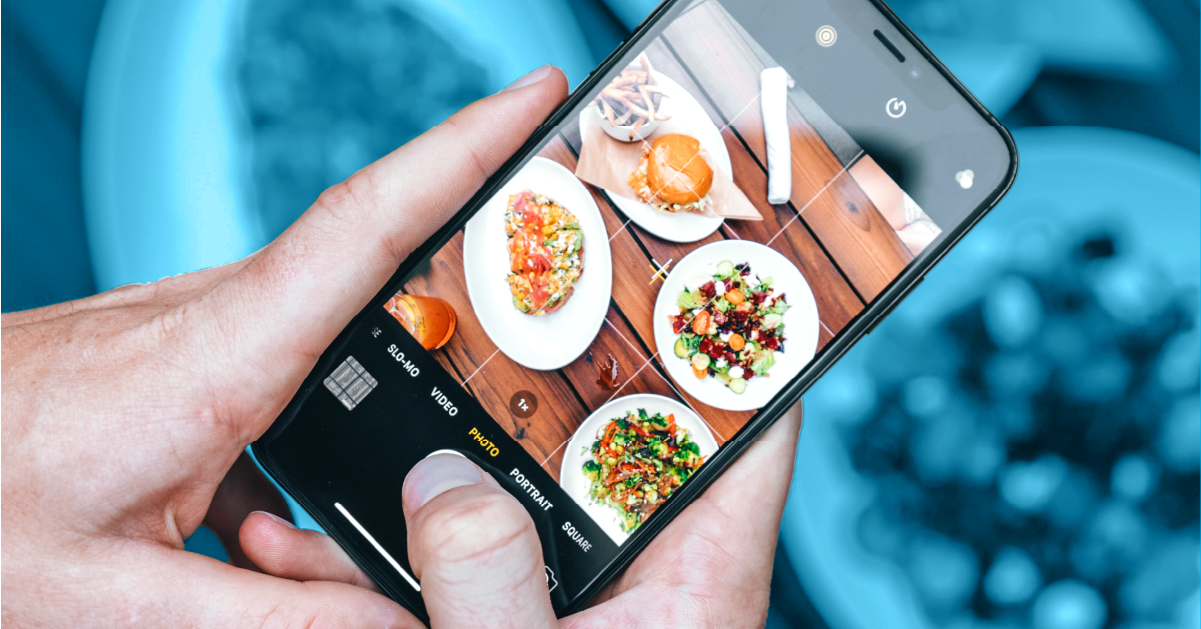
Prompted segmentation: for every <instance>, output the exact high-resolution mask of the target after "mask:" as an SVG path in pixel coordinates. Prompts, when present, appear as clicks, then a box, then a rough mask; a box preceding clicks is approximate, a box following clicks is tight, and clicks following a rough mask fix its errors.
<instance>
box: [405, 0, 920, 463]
mask: <svg viewBox="0 0 1201 629" xmlns="http://www.w3.org/2000/svg"><path fill="white" fill-rule="evenodd" d="M646 53H647V55H648V56H649V58H650V60H651V63H652V64H653V65H654V67H655V69H656V70H658V71H660V72H663V73H665V74H667V75H669V76H671V77H672V78H673V79H675V80H676V81H677V82H678V83H680V85H681V86H683V87H684V88H685V89H686V90H688V92H689V93H691V94H692V95H693V96H694V97H695V98H696V99H697V101H698V102H699V103H700V104H701V106H702V107H703V108H704V109H705V111H706V112H707V113H708V114H709V116H710V118H711V119H712V120H713V122H714V124H715V125H717V127H718V128H719V129H721V135H722V137H723V139H724V140H725V143H726V147H727V149H728V150H729V153H730V160H731V162H732V165H733V171H734V172H733V178H734V182H735V183H736V184H737V185H738V187H739V188H740V189H741V190H742V191H743V192H744V193H745V194H746V196H747V197H748V198H749V199H750V201H751V202H752V203H753V204H754V205H755V206H756V207H757V208H758V209H759V211H760V213H761V214H762V215H763V218H764V220H763V221H738V222H727V223H725V224H724V225H723V226H722V227H721V229H719V230H718V231H717V232H715V233H713V234H712V235H710V236H709V237H707V238H705V239H703V240H700V241H698V242H693V243H687V244H679V243H673V242H668V241H665V240H662V239H660V238H657V237H655V236H653V235H651V234H649V233H647V232H646V231H644V230H643V229H641V228H640V227H638V226H637V225H636V224H634V223H632V222H631V221H630V220H629V219H628V218H627V217H626V216H625V215H624V214H623V213H622V212H621V211H620V210H619V209H617V207H616V206H615V205H614V204H612V203H611V202H610V201H609V199H608V198H607V197H606V194H605V193H604V192H602V191H600V190H598V189H596V188H594V187H592V186H587V187H588V188H589V190H590V191H591V192H592V195H593V197H594V198H595V200H596V203H597V205H598V206H599V207H600V211H601V215H602V216H603V218H604V222H605V227H606V229H607V231H608V235H609V237H610V241H609V246H610V249H611V251H612V256H613V270H614V274H613V293H612V298H611V300H610V303H609V311H608V313H607V315H606V317H605V322H604V324H603V325H602V326H601V330H600V333H599V334H598V335H597V337H596V339H595V340H594V341H593V343H592V345H591V346H590V348H589V351H587V352H585V353H584V355H582V356H581V357H580V358H578V359H576V360H575V361H574V362H572V363H571V364H569V365H567V366H566V367H564V368H562V369H558V370H554V371H535V370H531V369H527V368H524V367H522V366H520V365H518V364H516V363H515V362H513V361H512V360H511V359H509V358H508V357H507V356H506V355H505V354H504V353H503V352H500V351H498V350H497V347H496V345H495V344H493V342H492V341H491V339H489V338H488V335H487V334H486V333H485V332H484V330H483V328H482V327H481V325H480V323H479V321H478V320H476V319H475V318H474V317H473V316H470V314H467V315H466V316H465V315H464V313H471V312H472V308H471V301H470V299H469V297H468V294H467V284H466V279H465V277H464V273H463V268H462V259H463V251H462V248H463V234H462V232H460V233H459V234H457V235H456V236H455V237H454V238H453V239H452V240H451V241H450V242H449V243H448V244H447V245H446V247H444V248H443V249H442V250H441V251H440V252H439V253H438V254H437V255H435V256H434V258H433V260H432V261H431V264H430V268H429V271H428V272H426V273H422V274H420V275H418V276H416V277H414V278H413V279H411V280H410V281H409V283H408V284H406V287H405V290H406V291H407V292H410V293H414V294H419V295H432V296H437V297H441V298H442V299H445V300H447V301H448V302H450V304H451V305H452V306H453V307H454V308H455V310H456V312H458V313H460V316H459V326H458V329H457V331H456V333H455V336H454V338H452V339H451V341H450V343H448V344H447V345H446V346H445V347H444V348H442V349H440V350H435V351H434V355H435V356H436V357H437V359H438V360H439V362H440V363H441V364H442V365H443V366H444V367H446V368H447V369H448V370H449V371H450V372H451V373H452V374H454V375H456V376H457V377H458V378H459V381H460V382H463V383H464V385H463V386H464V387H465V388H466V389H467V390H468V391H469V392H470V393H471V395H473V396H474V397H475V398H476V399H477V400H478V401H479V402H480V403H481V404H482V405H483V407H484V408H485V409H486V410H487V411H488V412H489V413H490V414H491V415H492V417H493V418H495V419H496V420H497V421H498V422H499V423H500V424H501V425H502V426H503V427H504V429H505V430H506V432H508V433H509V434H510V435H511V436H512V437H514V438H515V439H516V440H518V441H520V442H522V444H523V445H524V446H525V447H526V448H527V450H529V451H530V452H531V454H533V455H534V456H535V458H538V459H540V460H542V461H543V463H542V466H543V468H545V469H546V471H547V472H548V473H550V474H551V476H552V477H554V478H555V479H556V480H558V477H559V465H560V462H561V460H562V457H563V449H564V448H563V445H564V444H565V443H566V442H567V441H568V440H569V439H571V436H572V434H573V433H574V432H575V430H576V428H577V427H578V426H579V425H580V423H581V422H583V421H584V419H585V418H586V417H587V416H588V415H589V414H590V413H592V412H593V411H594V410H596V409H597V408H599V407H600V406H602V405H603V404H604V403H605V402H607V401H608V400H609V399H611V398H613V397H614V396H615V395H624V394H628V393H635V392H638V393H657V394H661V395H665V396H668V397H672V398H675V399H681V400H683V401H684V402H685V403H686V404H688V405H690V406H691V407H692V408H693V409H695V410H696V411H697V412H698V413H699V414H700V415H701V417H703V418H704V419H705V420H706V421H707V422H708V424H709V426H710V428H711V429H712V431H713V433H714V435H715V436H716V437H717V439H718V441H719V443H720V442H724V441H726V440H728V439H730V438H731V437H732V436H733V435H734V434H735V433H736V432H738V430H739V429H741V428H742V426H744V425H745V424H746V422H747V421H748V420H749V419H750V418H751V417H752V416H753V415H754V412H752V411H746V412H736V411H726V410H721V409H717V408H714V407H711V406H708V405H706V404H704V403H702V402H700V401H699V400H697V399H695V398H693V397H692V396H690V395H689V394H687V393H685V392H683V391H682V390H680V389H679V387H677V386H676V385H675V384H674V383H673V382H672V381H671V380H670V378H669V377H668V376H667V375H666V374H667V372H666V370H665V369H664V366H663V358H662V357H660V356H658V354H657V353H656V350H657V348H656V347H655V343H654V332H653V320H652V309H653V307H654V303H655V297H656V294H657V292H658V290H659V286H660V285H661V284H660V283H659V282H653V283H649V280H650V278H651V274H652V271H651V266H650V265H651V261H652V259H654V260H656V261H658V262H660V263H664V262H666V261H668V260H674V261H679V260H680V259H682V258H683V257H684V256H685V255H687V254H688V253H689V252H691V251H693V250H694V249H696V248H698V247H700V246H703V245H706V244H708V243H711V242H716V241H719V240H723V239H747V240H753V241H756V242H760V243H768V246H770V247H771V248H773V249H775V250H776V251H778V252H780V253H781V254H783V255H784V257H786V258H788V259H789V260H790V261H791V262H792V263H793V264H795V265H796V266H797V268H798V269H800V271H801V273H802V275H804V277H805V279H806V280H807V281H808V282H809V285H810V287H811V288H812V289H813V294H814V297H815V298H816V300H817V309H818V315H819V318H820V320H821V331H820V337H819V341H818V349H819V351H820V349H821V348H822V347H824V346H825V345H826V344H827V343H829V342H830V340H831V338H832V335H833V332H835V331H837V330H840V329H842V328H843V327H844V326H845V325H846V324H847V323H848V322H849V321H850V320H851V319H852V318H854V317H855V316H856V315H857V314H859V313H860V312H861V311H862V310H863V308H864V305H865V304H866V303H867V302H869V301H870V300H871V299H873V298H874V297H875V296H876V295H877V294H879V293H880V291H881V290H883V289H884V287H885V286H887V285H888V283H889V282H890V281H892V279H893V278H894V277H896V275H897V274H898V273H899V272H900V271H901V269H902V268H904V266H905V265H906V264H907V263H908V262H909V260H910V259H911V258H912V256H911V255H910V254H909V252H908V251H907V250H906V249H905V247H904V246H903V245H902V244H901V242H900V240H899V239H898V238H897V236H896V234H895V232H894V231H893V230H892V229H891V227H890V226H889V225H888V223H887V222H886V221H885V220H884V218H883V217H882V216H881V215H880V213H879V212H878V211H877V210H876V208H875V207H874V206H873V205H872V203H871V202H870V201H869V200H868V198H867V196H866V195H865V194H864V192H863V191H862V190H861V189H860V188H859V186H858V185H856V183H855V182H854V180H853V179H852V178H851V177H850V176H848V175H847V173H846V169H845V168H844V166H843V165H842V163H840V162H839V160H838V159H837V158H836V157H835V155H834V153H833V152H832V151H831V150H830V148H829V147H828V146H827V145H826V144H825V143H824V142H823V141H822V139H821V137H820V136H819V135H818V133H817V132H816V131H815V130H814V129H813V127H812V126H810V125H809V124H808V123H807V122H806V121H805V119H804V118H803V117H802V116H801V114H800V112H799V111H797V110H796V109H795V108H793V107H792V106H791V105H790V106H789V111H788V115H789V121H790V126H791V140H792V182H793V183H792V198H791V200H790V201H789V202H788V203H786V204H782V205H771V204H769V203H768V202H767V199H766V190H767V173H766V171H765V165H766V163H767V159H766V144H765V140H764V135H763V122H762V119H761V117H760V109H759V104H758V101H757V98H758V94H759V74H760V71H761V70H763V64H762V63H761V62H760V60H759V59H758V57H756V56H755V54H754V52H753V51H752V50H751V48H750V47H749V46H748V45H747V42H746V41H745V40H744V39H743V38H742V36H741V35H740V34H739V32H738V29H737V28H736V27H735V26H734V25H733V24H732V23H731V21H730V19H729V17H728V15H727V14H726V13H725V11H724V10H723V9H722V8H721V7H720V6H719V5H717V4H716V3H714V2H707V3H704V4H702V5H699V6H697V7H696V8H694V9H692V10H691V11H689V12H688V13H686V14H684V15H683V16H682V17H681V18H680V19H678V20H677V21H676V22H674V23H673V24H672V26H670V27H669V28H668V29H667V30H666V31H664V33H663V35H662V36H660V37H658V38H656V39H655V40H654V41H653V42H652V43H651V45H650V46H649V47H648V48H647V49H646ZM566 128H567V131H565V132H564V133H563V134H562V135H560V136H557V137H555V138H554V139H553V140H552V141H551V142H550V144H549V145H547V146H546V148H545V149H543V150H542V151H541V152H540V153H539V154H540V155H541V156H542V157H545V158H548V159H551V160H554V161H556V162H559V163H560V164H562V165H563V166H565V167H567V168H568V169H569V170H571V171H573V172H574V171H575V167H576V156H577V155H578V154H579V149H580V137H579V130H578V127H576V126H575V125H573V124H568V125H567V126H566ZM585 272H587V270H585ZM667 351H668V353H669V354H670V348H669V349H668V350H667ZM590 355H591V356H593V357H595V358H596V359H605V360H607V359H608V357H609V356H612V357H613V358H615V359H616V360H617V361H618V363H619V365H620V375H621V381H622V385H621V388H620V389H619V390H618V391H617V392H616V393H615V392H614V391H610V390H608V389H606V388H605V387H603V386H601V385H600V383H599V378H598V373H597V370H596V368H595V366H594V365H593V364H592V362H591V360H590V358H589V356H590ZM672 356H674V355H672ZM752 386H753V385H752ZM517 391H529V392H531V393H533V394H534V395H535V396H537V399H538V409H537V412H536V413H535V414H534V416H532V417H530V418H528V419H519V418H518V417H516V416H514V415H513V413H512V412H511V411H510V409H509V402H510V399H511V398H512V396H513V394H514V393H515V392H517Z"/></svg>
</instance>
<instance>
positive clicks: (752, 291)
mask: <svg viewBox="0 0 1201 629" xmlns="http://www.w3.org/2000/svg"><path fill="white" fill-rule="evenodd" d="M676 305H677V306H679V308H680V313H679V314H677V315H671V329H672V332H674V333H675V334H676V335H677V338H676V343H675V348H674V349H675V354H676V356H677V357H679V358H682V359H684V360H687V361H689V363H690V364H691V366H692V374H693V375H694V376H696V377H697V378H698V379H701V380H703V379H705V378H707V377H709V376H713V377H714V378H717V379H718V380H719V381H721V382H722V384H725V385H726V386H728V387H730V390H731V391H733V392H734V393H742V392H744V391H746V386H747V381H748V380H750V379H751V378H756V377H765V376H767V375H768V373H767V372H768V370H770V369H771V368H772V366H774V365H775V364H776V352H783V351H784V340H785V337H784V313H785V312H786V311H787V310H788V308H789V306H788V303H787V301H785V298H784V293H781V292H777V291H776V290H775V289H774V288H773V287H772V278H770V277H764V278H760V277H758V276H757V275H755V273H754V272H752V271H751V265H750V264H747V263H743V264H739V265H735V264H733V263H732V262H729V261H723V262H720V263H718V264H717V265H712V264H710V265H709V267H708V268H707V269H705V270H704V271H703V272H701V273H700V274H698V275H697V276H695V277H693V278H690V279H689V280H688V281H687V282H685V285H684V290H683V291H681V292H680V295H679V297H678V298H677V299H676Z"/></svg>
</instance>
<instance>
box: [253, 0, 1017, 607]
mask: <svg viewBox="0 0 1201 629" xmlns="http://www.w3.org/2000/svg"><path fill="white" fill-rule="evenodd" d="M1016 171H1017V154H1016V152H1015V147H1014V144H1013V142H1012V140H1011V139H1010V136H1009V134H1008V133H1007V132H1006V130H1005V129H1004V128H1003V127H1002V126H1001V125H1000V123H998V122H997V120H996V119H995V118H993V117H992V116H991V115H990V114H989V113H988V112H987V111H986V110H985V109H984V108H983V106H981V104H980V103H979V102H978V101H977V100H976V99H975V98H973V97H972V95H971V94H970V93H969V92H968V91H967V90H966V89H965V88H964V87H963V86H962V85H961V84H960V83H959V82H958V81H956V80H955V78H954V77H953V76H952V75H951V74H950V73H949V72H948V71H947V69H946V68H945V67H943V65H942V64H940V63H939V62H938V60H937V59H935V58H934V57H933V56H932V55H931V53H930V51H929V50H927V49H926V48H925V46H923V45H922V44H921V42H919V41H918V40H917V38H916V37H915V36H914V35H913V33H912V32H910V31H909V30H908V29H907V28H906V27H905V26H904V25H903V24H902V23H901V22H900V21H899V20H898V19H897V17H896V16H895V15H893V13H892V12H891V11H890V10H889V9H888V7H886V6H885V5H884V4H883V3H882V2H880V1H879V0H669V1H668V2H665V3H663V4H662V5H660V6H659V7H658V8H657V9H656V10H655V12H654V13H653V14H652V15H651V16H650V17H648V18H647V20H646V21H645V22H644V23H643V24H642V25H641V26H640V27H639V28H638V30H637V31H636V32H635V33H634V35H633V36H632V37H631V38H630V39H629V40H627V41H626V42H625V43H624V44H623V45H622V46H621V47H620V48H619V49H618V50H617V51H615V52H614V53H613V55H611V56H610V57H609V59H607V60H606V61H605V62H604V63H603V64H601V66H600V67H598V68H597V69H596V70H595V71H594V72H593V73H592V74H591V75H590V76H589V77H588V79H586V80H585V81H583V82H582V83H581V84H580V85H579V87H578V88H576V90H575V91H574V92H573V93H572V95H571V97H570V98H569V100H568V101H567V103H566V104H565V105H564V106H563V107H562V108H560V109H559V110H558V111H557V112H556V113H555V114H554V115H553V116H552V117H551V118H550V119H548V120H547V122H546V123H545V124H544V125H543V126H541V127H540V128H539V130H538V132H537V133H535V134H534V135H533V137H531V138H530V139H529V141H528V142H527V143H526V144H525V146H524V147H523V149H522V150H521V151H520V152H519V153H518V154H517V155H515V156H514V157H513V158H512V159H511V160H509V162H508V163H507V164H506V165H505V166H504V167H503V168H502V169H501V170H500V171H499V172H498V173H497V174H496V175H495V176H494V177H492V178H491V179H490V180H489V181H488V183H487V184H486V185H485V186H484V187H483V188H482V189H481V190H480V191H479V193H477V194H476V195H475V196H474V197H473V198H472V200H471V201H470V202H469V203H468V204H467V205H466V206H465V207H463V208H462V210H461V211H460V212H458V214H456V216H455V217H454V219H453V220H452V221H450V222H449V223H448V224H447V225H445V226H444V227H443V228H442V229H441V230H440V231H439V232H438V233H437V234H436V235H435V236H434V237H433V238H431V239H430V240H429V241H428V242H426V243H425V244H424V245H423V246H422V247H420V248H419V249H418V250H417V251H416V252H415V253H413V254H412V255H411V256H410V257H409V258H408V259H407V260H405V262H404V263H403V264H402V265H401V267H400V269H399V270H397V272H396V274H395V275H394V276H393V277H392V279H391V280H390V282H389V283H388V284H387V286H385V287H383V289H382V290H381V291H380V293H379V294H378V295H377V296H376V297H375V299H374V300H373V301H372V303H371V304H370V305H369V306H368V307H367V308H366V309H365V310H363V312H361V313H360V314H359V315H357V316H356V317H355V319H354V320H353V321H352V322H351V324H350V325H349V326H348V327H347V328H346V329H345V330H344V331H343V332H342V333H341V334H340V335H339V337H338V338H337V340H336V341H335V342H334V344H333V345H331V346H330V347H329V348H328V349H327V350H326V351H325V353H324V354H323V355H322V356H321V358H320V360H319V361H318V363H317V366H316V368H315V369H314V370H313V372H312V373H311V374H310V375H309V377H308V378H307V380H306V381H305V382H304V384H303V386H302V387H301V389H300V390H299V392H298V393H297V394H296V397H295V398H294V399H293V400H292V401H291V403H290V404H289V405H288V406H287V408H286V409H285V411H284V412H283V414H282V415H281V416H280V417H279V418H278V419H277V420H276V422H275V424H274V425H273V426H272V428H271V429H270V430H269V431H268V432H267V434H265V435H264V436H263V438H262V439H260V440H259V441H258V442H256V443H255V444H254V446H253V452H254V453H255V455H256V457H257V459H258V461H259V462H260V463H261V464H262V466H263V467H264V468H265V469H266V470H267V471H268V472H269V473H270V474H271V475H272V476H273V477H274V478H275V479H276V480H277V481H278V482H279V483H280V484H281V485H282V486H283V487H284V488H285V489H286V490H287V491H288V492H290V493H291V494H292V496H293V497H295V498H296V500H297V501H299V502H300V504H302V505H303V506H304V507H305V509H307V510H308V511H309V513H310V514H311V515H312V516H313V517H314V518H315V519H316V520H317V521H318V522H319V523H320V524H321V525H322V526H323V527H324V528H325V530H326V531H327V532H328V533H329V534H330V535H332V536H333V537H334V538H335V539H336V540H337V541H338V542H339V543H340V544H341V545H342V547H343V548H345V549H346V551H347V552H348V553H349V554H350V556H351V557H353V558H354V560H355V561H356V562H357V563H358V564H359V566H361V567H362V568H363V569H364V570H365V571H366V572H367V573H368V574H369V575H370V576H371V577H372V578H373V579H375V581H376V582H377V583H378V584H379V585H380V587H381V588H383V589H384V591H386V592H387V593H388V594H389V595H390V596H391V597H393V598H395V599H396V600H397V601H399V602H401V603H402V604H404V605H406V606H407V607H408V608H410V609H411V610H413V611H414V612H415V613H417V614H418V615H419V616H420V617H422V618H426V614H425V611H424V609H423V606H422V600H421V591H420V590H421V585H420V583H419V582H418V581H417V580H416V579H415V578H414V576H413V574H412V571H411V570H410V568H409V564H408V560H407V559H408V554H407V550H406V545H405V542H406V533H405V526H404V517H403V515H402V512H401V498H400V491H401V486H402V484H403V481H404V478H405V475H406V473H407V472H408V471H409V469H411V468H412V467H413V466H414V465H415V464H416V463H417V462H419V461H420V460H421V459H422V458H424V457H426V456H428V455H429V454H431V453H433V452H438V451H445V450H449V451H452V452H456V453H458V454H461V455H463V456H466V457H468V458H470V459H471V460H472V461H474V462H476V463H477V464H479V465H480V466H481V467H482V468H483V469H485V470H488V471H489V472H490V473H492V474H493V475H494V476H495V478H496V480H497V481H499V482H500V483H501V485H502V486H504V487H505V488H507V489H508V490H509V491H511V492H512V493H513V495H514V496H515V497H516V498H517V499H518V500H519V501H520V502H521V504H522V505H524V506H525V507H526V508H527V509H528V510H529V512H530V515H531V516H532V517H533V520H534V522H535V524H536V526H537V528H538V531H539V534H540V536H541V539H542V544H543V550H544V558H545V562H546V578H547V587H548V588H549V590H550V596H551V600H552V602H553V604H554V607H555V609H556V611H557V612H558V613H560V614H567V613H570V612H571V611H573V610H575V609H577V608H578V607H580V606H581V605H582V604H583V603H584V602H586V601H587V600H588V599H589V598H590V597H591V596H592V595H593V594H594V593H596V592H597V590H598V589H599V588H600V587H601V586H603V585H604V584H605V583H606V581H607V580H609V579H610V578H611V577H613V576H614V575H615V574H617V573H618V571H620V570H621V569H622V568H623V567H624V566H626V565H627V564H629V562H630V561H631V560H632V559H633V558H634V557H635V556H636V555H637V554H638V552H639V551H640V550H641V549H643V548H644V547H645V546H646V545H647V544H648V543H649V542H650V541H651V540H652V539H654V537H655V536H656V535H658V534H659V533H660V532H661V531H663V530H664V527H665V526H666V525H667V524H668V523H669V522H670V521H671V520H672V518H673V517H675V516H676V515H677V514H678V513H680V511H681V510H682V509H685V508H686V507H687V505H688V503H689V502H690V501H692V500H693V499H694V498H695V497H696V496H698V495H699V494H700V492H701V491H703V490H704V489H705V487H706V486H708V485H709V484H710V483H712V482H713V480H714V479H715V478H717V477H718V475H720V474H721V473H722V471H723V470H724V469H725V468H726V467H727V466H728V465H730V464H731V463H732V462H733V461H734V460H735V459H736V458H737V457H738V455H739V453H740V452H741V451H742V450H743V449H745V448H746V447H747V446H748V445H749V444H751V443H752V442H753V441H754V440H755V438H756V437H757V436H758V435H759V434H761V433H762V432H763V431H764V430H766V429H767V428H768V426H770V425H771V424H772V422H773V421H775V420H776V419H777V418H778V417H780V415H781V414H782V413H784V412H785V411H786V410H787V409H788V408H789V407H791V406H792V405H793V404H795V403H796V402H797V400H798V399H799V398H800V396H801V394H802V393H803V392H804V391H805V390H806V389H807V388H808V387H809V386H810V385H812V384H813V383H814V382H815V381H816V380H817V378H818V377H820V376H821V374H822V373H824V372H825V371H826V370H827V369H828V368H829V367H830V366H831V365H832V364H833V363H834V362H835V361H837V360H838V358H839V357H840V356H841V355H842V354H843V353H845V352H846V351H847V349H849V348H850V347H851V346H852V345H853V344H854V343H855V341H856V340H858V339H859V338H860V337H862V336H863V335H865V334H867V333H869V332H870V331H871V329H872V327H873V326H874V325H875V324H876V323H877V322H878V321H880V319H881V318H883V317H884V316H885V315H887V314H888V312H889V311H890V310H891V309H892V308H893V307H894V306H895V305H896V304H897V303H898V302H899V301H900V300H901V299H902V298H903V297H904V296H905V295H906V294H907V293H908V292H909V291H910V290H911V289H912V288H913V287H914V286H916V285H917V284H918V283H919V282H921V280H922V277H923V276H924V275H925V274H926V272H927V271H929V269H930V268H931V267H932V266H933V265H934V264H935V263H936V262H937V261H938V260H939V259H940V258H941V257H942V256H943V255H945V254H946V253H947V251H948V250H949V249H950V247H951V246H953V245H954V244H955V243H956V242H957V241H958V240H959V239H960V238H962V237H963V235H964V234H965V233H966V232H967V231H968V229H970V228H971V227H972V225H974V224H975V223H976V222H977V221H979V220H980V219H981V218H982V217H983V216H984V214H985V213H986V212H987V211H988V210H989V209H990V208H991V207H993V206H994V205H995V204H996V203H997V201H998V200H999V199H1000V198H1001V196H1002V195H1003V194H1004V193H1005V192H1006V191H1007V190H1008V188H1009V186H1010V185H1011V184H1012V182H1013V180H1014V177H1015V174H1016ZM820 420H821V418H816V419H815V420H811V421H820Z"/></svg>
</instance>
